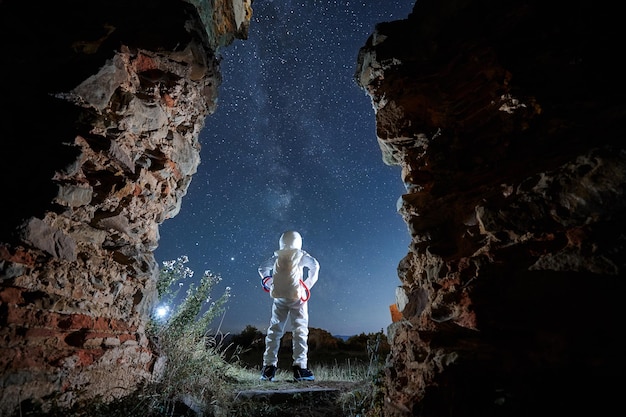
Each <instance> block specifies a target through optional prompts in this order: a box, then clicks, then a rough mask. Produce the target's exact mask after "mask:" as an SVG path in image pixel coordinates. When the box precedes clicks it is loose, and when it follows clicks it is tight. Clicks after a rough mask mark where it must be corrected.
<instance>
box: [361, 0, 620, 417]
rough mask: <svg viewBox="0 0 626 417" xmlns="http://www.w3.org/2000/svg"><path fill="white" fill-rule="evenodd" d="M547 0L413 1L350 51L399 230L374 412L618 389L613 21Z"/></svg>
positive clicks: (515, 407)
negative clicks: (394, 175)
mask: <svg viewBox="0 0 626 417" xmlns="http://www.w3.org/2000/svg"><path fill="white" fill-rule="evenodd" d="M548 3H549V4H548ZM548 3H546V2H541V1H525V2H499V1H479V2H464V1H455V0H450V1H435V0H432V1H431V0H423V1H419V2H417V3H416V6H415V8H414V10H413V13H412V14H411V15H410V16H409V18H408V19H406V20H403V21H396V22H390V23H383V24H380V25H379V26H378V27H377V30H376V31H375V33H374V34H373V35H372V36H371V37H370V39H369V40H368V42H367V44H366V45H365V46H364V47H363V48H362V49H361V51H360V54H359V60H358V68H357V72H356V79H357V82H358V83H359V84H360V85H361V86H362V87H363V88H364V89H365V90H366V91H367V92H368V94H369V95H370V96H371V98H372V103H373V106H374V108H375V110H376V122H377V132H378V138H379V143H380V147H381V150H382V152H383V157H384V160H385V162H387V163H388V164H393V165H400V166H401V167H402V176H403V180H404V182H405V184H406V189H407V193H406V194H405V195H403V196H402V198H401V200H400V202H399V210H400V213H401V214H402V216H403V217H404V219H405V221H406V222H407V225H408V226H409V230H410V231H411V236H412V244H411V247H410V253H408V255H407V256H406V258H405V259H403V260H402V261H401V262H400V265H399V268H398V270H399V274H400V278H401V281H402V286H401V289H400V290H399V297H398V306H399V309H400V310H401V311H402V315H403V318H402V320H400V321H398V322H396V323H393V324H392V325H391V326H390V328H389V334H390V337H391V339H392V353H391V355H390V357H389V361H388V369H387V386H388V387H387V388H388V395H387V398H386V408H385V415H386V416H407V415H420V416H442V415H449V416H474V415H476V416H478V415H480V416H496V415H497V416H505V415H511V416H518V415H519V416H521V415H550V414H554V413H556V414H562V413H564V412H573V411H578V412H581V411H582V410H586V411H590V412H593V413H598V412H600V410H605V411H606V410H609V409H611V407H613V406H615V407H617V406H618V404H617V401H618V398H619V395H618V392H617V389H616V388H614V387H613V384H614V383H613V382H612V381H615V380H618V379H619V378H620V377H621V374H622V372H623V370H624V361H623V359H622V358H621V357H622V355H621V353H620V351H621V348H620V344H619V343H618V341H619V335H618V333H619V331H618V330H617V329H619V328H621V327H623V326H622V324H621V323H622V322H623V319H624V313H623V311H622V309H621V308H620V304H621V301H620V300H621V294H623V290H624V279H623V278H624V276H625V269H624V266H625V259H626V254H625V243H626V239H625V234H624V229H623V226H621V225H622V224H623V223H624V220H625V214H626V211H625V208H626V198H625V196H624V191H625V184H626V181H625V179H626V150H625V147H624V146H625V145H624V142H623V137H624V130H625V129H624V123H623V121H624V120H625V119H624V116H625V110H624V105H623V104H622V103H621V102H622V99H621V97H622V95H623V93H624V90H625V89H624V83H623V82H621V81H618V80H620V79H621V75H620V74H622V73H623V70H624V64H623V63H621V62H622V61H621V60H619V62H620V63H618V62H617V61H618V60H616V59H615V58H614V54H615V51H616V50H618V49H620V46H619V41H618V39H619V38H620V36H617V28H618V27H619V23H618V22H617V19H616V18H615V17H614V16H613V13H612V12H611V11H610V10H608V9H602V8H600V7H598V6H596V5H594V4H589V3H585V4H583V3H576V4H572V3H571V2H564V1H557V2H548Z"/></svg>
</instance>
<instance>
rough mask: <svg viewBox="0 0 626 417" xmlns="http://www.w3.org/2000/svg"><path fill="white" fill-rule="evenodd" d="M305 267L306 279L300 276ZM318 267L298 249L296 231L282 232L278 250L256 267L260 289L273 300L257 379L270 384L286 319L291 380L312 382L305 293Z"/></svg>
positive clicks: (313, 378)
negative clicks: (289, 330) (290, 344)
mask: <svg viewBox="0 0 626 417" xmlns="http://www.w3.org/2000/svg"><path fill="white" fill-rule="evenodd" d="M305 268H306V269H307V270H308V271H307V276H306V278H305V276H304V270H305ZM319 269H320V265H319V262H318V261H317V259H315V258H314V257H313V256H311V255H309V254H308V253H307V252H305V251H303V250H302V236H300V233H298V232H296V231H287V232H285V233H283V234H282V235H281V237H280V240H279V250H277V251H276V252H274V255H273V256H272V257H271V258H269V259H268V260H266V261H265V262H263V263H262V264H261V265H260V266H259V275H261V283H262V285H263V289H264V290H265V291H267V292H269V293H270V295H271V297H272V298H273V300H274V301H273V304H272V318H271V320H270V325H269V327H268V329H267V335H266V337H265V352H264V353H263V369H262V371H261V380H263V381H273V380H274V376H275V375H276V367H277V366H278V348H279V347H280V339H281V338H282V337H283V334H284V333H285V326H286V324H287V319H289V321H290V323H291V328H292V334H293V364H292V365H293V377H294V379H295V380H296V381H313V380H315V377H314V376H313V372H311V371H310V370H309V369H308V367H307V365H308V364H307V362H308V350H309V348H308V344H307V339H308V336H309V312H308V307H307V301H308V297H309V294H310V293H309V290H310V288H311V287H313V285H315V282H317V278H318V273H319Z"/></svg>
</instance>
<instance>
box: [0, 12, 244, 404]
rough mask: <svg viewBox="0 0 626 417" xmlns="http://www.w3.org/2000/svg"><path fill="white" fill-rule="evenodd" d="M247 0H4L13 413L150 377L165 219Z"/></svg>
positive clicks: (0, 243) (7, 369)
mask: <svg viewBox="0 0 626 417" xmlns="http://www.w3.org/2000/svg"><path fill="white" fill-rule="evenodd" d="M251 12H252V11H251V1H249V0H214V1H209V0H189V1H182V0H143V1H142V0H107V1H85V2H77V1H66V0H61V1H54V2H25V1H22V0H3V1H1V2H0V45H2V48H0V50H1V51H2V56H3V59H2V69H1V70H0V71H2V72H1V75H2V77H1V79H2V85H3V89H2V91H3V93H4V104H3V107H2V108H3V110H2V123H1V124H0V132H1V138H2V139H1V141H0V147H1V149H2V164H1V173H2V195H3V197H2V223H1V226H0V325H1V330H0V370H1V376H0V387H1V388H0V404H1V406H0V415H9V413H12V412H14V411H16V410H17V409H18V408H19V409H20V410H28V409H29V408H30V407H31V406H34V405H35V404H39V403H43V406H44V409H45V408H46V407H51V406H57V407H62V408H63V407H69V406H72V405H74V404H76V403H80V402H82V401H87V400H90V399H92V398H101V399H102V400H104V401H108V400H112V399H114V398H116V397H120V396H123V395H124V394H127V393H129V392H130V391H132V390H134V389H136V387H137V386H138V385H139V384H141V383H142V382H144V381H145V380H146V379H149V378H151V375H152V372H153V366H154V362H155V359H156V358H155V353H154V352H153V351H152V348H151V346H150V344H149V340H148V339H147V337H146V333H145V325H146V323H147V319H148V315H149V314H150V311H151V308H152V307H153V302H154V301H155V296H156V292H155V283H156V281H155V280H156V276H157V273H158V265H157V264H156V262H155V259H154V256H153V253H152V251H153V250H154V249H155V248H156V247H157V244H158V240H159V230H158V227H159V225H160V224H161V223H162V222H163V221H165V220H166V219H168V218H171V217H172V216H175V215H176V214H177V213H178V211H179V209H180V205H181V199H182V197H183V196H184V195H185V193H186V191H187V187H188V185H189V183H190V181H191V178H192V176H193V174H194V173H195V172H196V168H197V166H198V164H199V162H200V157H199V151H200V144H199V142H198V136H199V133H200V130H201V129H202V128H203V126H204V122H205V118H206V116H207V115H208V114H210V113H212V112H213V111H214V110H215V107H216V99H217V97H216V94H217V88H218V86H219V84H220V81H221V78H220V73H219V62H218V58H217V57H216V52H217V51H218V50H219V48H220V47H222V46H225V45H228V44H229V43H231V42H232V41H233V40H234V39H235V38H246V37H247V30H248V25H249V20H250V17H251Z"/></svg>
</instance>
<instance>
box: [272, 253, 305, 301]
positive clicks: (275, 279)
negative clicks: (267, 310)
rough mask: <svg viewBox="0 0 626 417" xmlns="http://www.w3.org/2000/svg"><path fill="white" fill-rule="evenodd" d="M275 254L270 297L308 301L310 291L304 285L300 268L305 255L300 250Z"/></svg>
mask: <svg viewBox="0 0 626 417" xmlns="http://www.w3.org/2000/svg"><path fill="white" fill-rule="evenodd" d="M275 254H276V256H277V257H276V261H275V262H274V268H273V270H274V274H273V275H272V286H271V289H270V295H271V296H272V297H273V298H287V299H289V300H297V299H301V300H302V301H306V300H308V299H309V289H308V288H307V287H306V285H305V284H304V281H303V276H302V268H301V267H299V265H300V261H301V260H302V256H303V255H304V253H303V252H302V251H301V250H300V249H281V250H277V251H276V252H275Z"/></svg>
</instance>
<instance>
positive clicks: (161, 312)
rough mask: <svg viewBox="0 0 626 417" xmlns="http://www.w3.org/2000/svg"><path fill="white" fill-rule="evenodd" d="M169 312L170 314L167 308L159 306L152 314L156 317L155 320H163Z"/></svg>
mask: <svg viewBox="0 0 626 417" xmlns="http://www.w3.org/2000/svg"><path fill="white" fill-rule="evenodd" d="M169 312H170V308H169V306H159V307H157V309H156V311H155V312H154V314H155V315H156V318H157V319H164V318H166V317H167V315H168V314H169Z"/></svg>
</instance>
